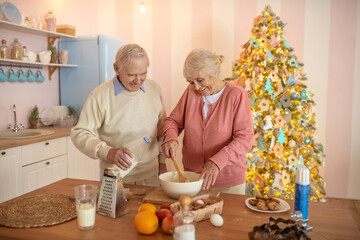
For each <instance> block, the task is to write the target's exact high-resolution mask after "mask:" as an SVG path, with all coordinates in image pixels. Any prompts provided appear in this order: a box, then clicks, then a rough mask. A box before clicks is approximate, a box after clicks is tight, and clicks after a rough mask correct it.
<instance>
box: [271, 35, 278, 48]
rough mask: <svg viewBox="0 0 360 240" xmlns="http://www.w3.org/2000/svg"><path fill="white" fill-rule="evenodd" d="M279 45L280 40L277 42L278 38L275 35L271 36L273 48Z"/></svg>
mask: <svg viewBox="0 0 360 240" xmlns="http://www.w3.org/2000/svg"><path fill="white" fill-rule="evenodd" d="M277 45H279V40H277V38H276V36H275V35H274V34H273V35H271V46H273V47H276V46H277Z"/></svg>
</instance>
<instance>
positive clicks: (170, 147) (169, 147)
mask: <svg viewBox="0 0 360 240" xmlns="http://www.w3.org/2000/svg"><path fill="white" fill-rule="evenodd" d="M177 147H178V142H177V141H176V140H170V141H168V142H167V143H164V144H163V145H162V146H161V148H162V150H163V153H164V155H165V156H166V157H167V158H171V159H172V160H175V159H176V149H177Z"/></svg>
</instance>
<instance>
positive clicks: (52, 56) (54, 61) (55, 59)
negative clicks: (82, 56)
mask: <svg viewBox="0 0 360 240" xmlns="http://www.w3.org/2000/svg"><path fill="white" fill-rule="evenodd" d="M50 62H51V63H58V55H57V54H52V55H51V61H50Z"/></svg>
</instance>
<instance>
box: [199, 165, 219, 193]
mask: <svg viewBox="0 0 360 240" xmlns="http://www.w3.org/2000/svg"><path fill="white" fill-rule="evenodd" d="M219 172H220V170H219V168H218V166H217V165H216V164H215V163H214V162H213V161H207V162H206V163H205V166H204V168H203V169H202V171H201V173H200V177H199V180H200V179H204V182H203V184H202V187H201V188H202V189H209V188H210V187H211V186H212V185H214V184H215V181H216V178H217V176H218V174H219Z"/></svg>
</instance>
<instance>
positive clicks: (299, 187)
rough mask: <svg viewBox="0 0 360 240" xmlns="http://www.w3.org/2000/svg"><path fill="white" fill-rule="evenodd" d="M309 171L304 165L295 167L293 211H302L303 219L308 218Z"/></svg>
mask: <svg viewBox="0 0 360 240" xmlns="http://www.w3.org/2000/svg"><path fill="white" fill-rule="evenodd" d="M309 189H310V171H309V169H307V168H306V167H305V166H304V167H298V168H297V169H296V181H295V206H294V208H295V211H300V212H301V213H302V218H303V221H307V220H309V216H308V209H309Z"/></svg>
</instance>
